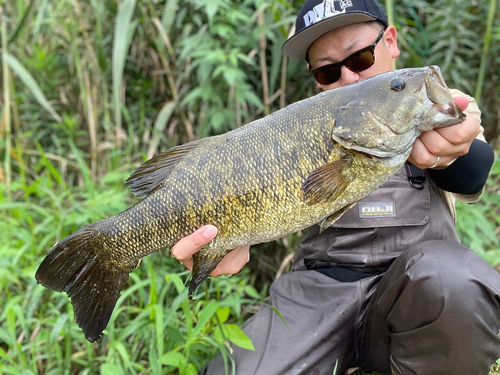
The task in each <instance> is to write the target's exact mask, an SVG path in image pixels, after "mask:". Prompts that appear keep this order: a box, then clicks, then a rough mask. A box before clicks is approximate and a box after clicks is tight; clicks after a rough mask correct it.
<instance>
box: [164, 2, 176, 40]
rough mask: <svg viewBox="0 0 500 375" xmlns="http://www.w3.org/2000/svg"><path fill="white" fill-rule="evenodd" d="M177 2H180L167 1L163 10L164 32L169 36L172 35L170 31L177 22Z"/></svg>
mask: <svg viewBox="0 0 500 375" xmlns="http://www.w3.org/2000/svg"><path fill="white" fill-rule="evenodd" d="M177 2H178V0H167V1H166V3H165V8H164V9H163V15H162V16H161V24H162V26H163V30H165V32H166V33H167V34H169V33H170V29H171V28H172V25H173V24H174V22H175V16H176V14H177Z"/></svg>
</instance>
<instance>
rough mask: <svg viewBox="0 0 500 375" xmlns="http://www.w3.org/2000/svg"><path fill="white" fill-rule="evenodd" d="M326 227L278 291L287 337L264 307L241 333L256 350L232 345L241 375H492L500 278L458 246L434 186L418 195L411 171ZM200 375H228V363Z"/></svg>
mask: <svg viewBox="0 0 500 375" xmlns="http://www.w3.org/2000/svg"><path fill="white" fill-rule="evenodd" d="M414 182H415V181H414ZM417 182H418V181H417ZM417 185H418V184H417ZM419 187H421V188H419ZM318 228H319V227H318V226H315V227H312V228H310V230H309V232H308V233H307V235H306V236H305V237H304V239H303V241H302V243H301V245H300V248H299V250H298V252H297V256H296V259H295V261H294V264H293V272H289V273H287V274H284V275H283V276H281V277H279V278H278V279H277V280H276V281H275V282H274V283H273V284H272V285H271V288H270V300H269V301H268V303H269V304H271V305H272V306H273V307H275V308H277V309H278V310H279V311H280V312H281V314H282V315H283V317H284V318H285V320H286V322H287V325H288V327H289V329H288V328H287V327H286V326H285V324H284V323H283V321H282V320H281V319H280V317H279V316H278V314H276V313H275V312H273V310H272V309H270V308H269V307H266V306H262V307H261V308H260V309H259V311H258V312H257V314H256V315H254V316H253V317H252V318H250V319H249V320H248V321H247V322H246V323H245V325H244V327H243V329H244V331H245V332H246V333H247V335H248V336H249V337H250V338H251V339H252V341H253V344H254V346H255V351H249V350H245V349H241V348H238V347H235V346H233V350H234V352H233V357H234V361H235V366H236V374H238V375H250V374H253V375H284V374H286V375H287V374H291V375H292V374H293V375H298V374H307V375H323V374H324V375H332V374H333V370H334V368H335V366H336V364H337V374H343V373H344V372H345V371H346V370H347V369H348V368H351V367H356V366H362V367H364V368H366V369H371V370H375V371H378V372H381V373H384V374H386V373H387V374H389V373H391V371H392V372H393V373H394V374H405V375H406V374H418V375H425V374H429V375H431V374H432V375H438V374H450V375H451V374H453V375H462V374H463V375H471V374H480V375H485V374H487V373H488V369H489V366H490V365H491V364H492V363H493V362H494V361H495V360H496V359H497V358H499V357H500V337H498V332H499V329H500V274H499V273H498V272H497V271H495V270H494V269H493V268H492V267H491V266H489V265H488V264H487V263H486V262H485V261H484V260H482V259H481V258H480V257H479V256H477V255H476V254H474V253H473V252H472V251H471V250H469V249H468V248H466V247H465V246H463V245H461V244H460V242H459V240H458V237H457V234H456V231H455V225H454V221H453V219H452V217H451V214H450V212H449V211H448V209H447V208H446V206H445V204H444V203H443V201H442V200H441V199H440V198H439V197H438V194H437V189H436V188H435V187H434V186H433V185H432V183H430V182H429V181H424V180H423V179H422V181H421V186H417V188H415V187H412V186H410V184H409V183H408V181H407V176H406V173H405V171H404V170H401V171H400V173H398V174H397V175H396V176H394V177H393V178H392V179H391V180H390V181H389V182H388V183H386V184H385V185H383V186H382V187H381V188H380V189H378V190H377V191H375V192H374V193H372V194H371V195H370V196H369V197H367V198H365V199H363V200H362V201H361V202H360V203H359V204H357V205H356V206H355V207H353V208H352V209H351V210H350V211H348V212H347V213H346V214H345V215H344V216H343V217H342V218H341V219H340V220H339V221H338V222H337V223H336V224H335V225H334V227H332V228H329V229H327V230H326V231H325V232H323V233H322V234H321V235H319V234H318ZM202 374H207V375H208V374H217V375H219V374H224V363H223V360H222V357H221V356H220V355H218V356H217V357H216V358H215V359H214V360H213V361H212V362H211V363H210V364H209V365H208V366H207V368H205V369H204V370H203V372H202Z"/></svg>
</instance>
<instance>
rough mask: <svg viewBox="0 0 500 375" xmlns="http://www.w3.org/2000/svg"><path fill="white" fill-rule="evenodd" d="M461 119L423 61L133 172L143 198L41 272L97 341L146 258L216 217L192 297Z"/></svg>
mask: <svg viewBox="0 0 500 375" xmlns="http://www.w3.org/2000/svg"><path fill="white" fill-rule="evenodd" d="M393 86H397V87H398V90H396V91H395V90H393V89H391V87H393ZM401 86H403V87H406V88H405V89H404V90H400V89H399V88H400V87H401ZM462 118H463V115H462V114H461V112H460V110H459V109H458V108H457V107H456V105H455V104H454V102H453V100H452V97H451V95H450V93H449V90H448V89H447V88H446V84H445V83H444V80H443V79H442V77H441V74H440V72H439V68H437V67H425V68H416V69H406V70H399V71H393V72H388V73H384V74H381V75H378V76H374V77H372V78H369V79H366V80H364V81H362V82H359V83H356V84H353V85H349V86H345V87H342V88H338V89H335V90H331V91H328V92H325V93H322V94H319V95H316V96H314V97H312V98H310V99H306V100H303V101H300V102H297V103H295V104H292V105H290V106H288V107H286V108H284V109H282V110H280V111H277V112H275V113H273V114H271V115H269V116H266V117H264V118H262V119H260V120H257V121H254V122H251V123H249V124H247V125H245V126H244V127H241V128H239V129H236V130H233V131H231V132H228V133H226V134H223V135H219V136H214V137H210V138H206V139H202V140H198V141H194V142H191V143H188V144H186V145H181V146H176V147H173V148H171V149H170V150H167V151H166V152H164V153H162V154H159V155H156V156H154V157H153V158H152V159H150V160H148V161H147V162H146V163H144V164H143V165H142V166H140V167H139V168H138V169H137V170H136V171H135V172H134V173H133V174H132V175H131V176H130V178H129V179H128V180H127V183H128V184H129V185H130V187H131V189H132V192H133V193H134V194H136V195H138V196H141V197H144V199H143V200H142V201H141V202H139V203H137V204H136V205H135V206H133V207H131V208H129V209H127V210H126V211H124V212H122V213H119V214H117V215H115V216H112V217H110V218H107V219H103V220H100V221H97V222H95V223H92V224H89V225H87V226H85V227H83V228H81V229H80V230H78V231H77V232H75V233H73V234H71V235H70V236H69V237H67V238H65V239H63V240H61V241H60V242H59V243H57V244H56V245H55V246H54V247H53V248H52V250H51V251H50V253H49V254H48V255H47V256H46V257H45V259H44V260H43V262H42V263H41V265H40V267H39V268H38V270H37V273H36V278H37V280H38V282H39V283H41V284H43V285H44V286H46V287H47V288H50V289H54V290H56V291H64V292H67V293H68V295H69V296H70V298H71V303H72V304H73V308H74V311H75V319H76V321H77V323H78V324H79V326H80V327H81V328H82V330H83V332H84V334H85V337H86V338H87V339H88V340H89V341H95V340H97V339H98V338H99V336H100V335H101V332H102V331H103V330H104V328H105V327H106V325H107V323H108V321H109V318H110V316H111V313H112V311H113V308H114V306H115V304H116V301H117V299H118V297H119V295H120V290H121V288H122V287H123V285H124V283H125V282H126V280H127V278H128V274H129V272H131V271H132V270H133V269H134V268H135V267H136V266H137V264H138V262H139V260H140V259H141V258H143V257H144V256H147V255H148V254H151V253H153V252H156V251H162V250H165V249H168V248H171V247H172V246H173V245H174V244H175V243H176V242H177V241H179V240H180V239H181V238H183V237H185V236H187V235H189V234H190V233H192V232H194V231H195V230H196V229H198V228H199V227H201V226H203V225H206V224H212V225H215V226H216V227H217V228H218V234H217V236H216V237H215V239H214V240H212V241H211V242H210V243H209V244H208V245H206V246H205V247H203V248H202V249H201V250H200V251H199V252H197V253H195V254H194V255H193V270H192V276H193V277H192V280H191V284H190V287H189V293H190V295H192V294H193V293H194V290H195V289H196V287H197V286H198V285H199V284H200V283H201V282H203V280H205V279H206V278H207V277H208V275H209V274H210V273H211V272H212V271H213V270H214V269H215V267H216V266H217V264H218V263H219V262H220V261H221V260H222V258H223V257H224V256H225V255H226V254H227V253H228V252H230V251H231V250H232V249H234V248H236V247H238V246H245V245H253V244H257V243H261V242H267V241H271V240H274V239H276V238H280V237H283V236H285V235H287V234H289V233H294V232H297V231H299V230H302V229H304V228H307V227H309V226H311V225H314V224H316V223H321V230H324V229H325V228H327V227H328V226H329V225H331V224H333V223H334V222H335V220H337V219H338V218H339V217H340V216H341V215H342V214H343V212H345V210H347V209H349V208H350V207H351V206H352V205H353V204H354V203H356V202H357V201H358V200H360V199H361V198H363V197H365V196H366V195H368V194H370V193H371V192H372V191H373V190H375V189H376V188H377V187H378V186H380V185H381V184H383V183H384V182H385V181H387V180H388V179H389V178H390V177H391V176H392V175H393V174H394V173H395V172H396V171H397V170H398V169H399V168H400V167H401V166H402V165H403V163H404V162H405V160H406V159H407V157H408V155H409V154H410V152H411V148H412V145H413V142H414V141H415V139H416V137H418V136H419V135H420V133H421V132H422V131H425V130H430V129H433V128H434V127H444V126H449V125H452V124H456V123H458V122H460V121H461V120H462Z"/></svg>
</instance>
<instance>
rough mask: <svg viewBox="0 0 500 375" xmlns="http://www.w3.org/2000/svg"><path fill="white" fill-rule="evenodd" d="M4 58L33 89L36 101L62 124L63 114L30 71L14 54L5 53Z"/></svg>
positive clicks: (31, 89)
mask: <svg viewBox="0 0 500 375" xmlns="http://www.w3.org/2000/svg"><path fill="white" fill-rule="evenodd" d="M3 59H4V60H5V61H6V62H7V64H9V66H10V68H11V69H12V71H13V72H14V73H16V75H17V76H18V77H19V78H20V79H21V81H23V83H24V84H25V85H26V87H27V88H28V89H29V90H30V91H31V93H32V94H33V96H34V97H35V99H36V101H37V102H38V103H39V104H40V105H41V106H42V107H43V108H45V109H46V110H47V112H49V113H50V114H51V115H52V117H54V119H55V120H56V121H57V122H58V123H59V124H62V119H61V116H59V115H58V114H57V112H56V111H55V110H54V108H52V106H51V105H50V103H49V101H48V100H47V98H46V97H45V95H44V94H43V92H42V89H41V88H40V86H38V83H37V82H36V81H35V79H34V78H33V76H32V75H31V74H30V72H28V70H27V69H26V68H25V67H24V66H23V65H22V64H21V63H20V62H19V61H18V60H17V59H16V58H15V57H14V56H12V55H9V54H8V53H4V54H3Z"/></svg>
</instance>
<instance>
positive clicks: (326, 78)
mask: <svg viewBox="0 0 500 375" xmlns="http://www.w3.org/2000/svg"><path fill="white" fill-rule="evenodd" d="M313 74H314V78H315V79H316V81H318V82H319V83H320V84H321V85H330V84H332V83H334V82H337V81H338V80H339V78H340V67H339V66H338V65H333V64H332V65H325V66H322V67H321V68H319V69H317V70H315V71H314V73H313Z"/></svg>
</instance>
